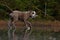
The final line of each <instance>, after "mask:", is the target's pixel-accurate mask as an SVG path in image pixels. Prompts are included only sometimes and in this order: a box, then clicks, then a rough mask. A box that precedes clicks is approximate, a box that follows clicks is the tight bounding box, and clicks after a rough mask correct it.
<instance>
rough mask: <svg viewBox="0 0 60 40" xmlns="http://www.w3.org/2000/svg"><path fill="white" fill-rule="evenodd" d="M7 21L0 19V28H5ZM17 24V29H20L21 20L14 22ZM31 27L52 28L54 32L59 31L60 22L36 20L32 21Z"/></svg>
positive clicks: (37, 28)
mask: <svg viewBox="0 0 60 40" xmlns="http://www.w3.org/2000/svg"><path fill="white" fill-rule="evenodd" d="M7 23H8V21H4V20H0V29H1V30H3V29H7V28H8V25H7ZM15 24H16V26H17V29H19V28H20V29H21V28H23V26H24V23H23V22H20V21H18V22H16V23H15ZM32 25H33V28H34V29H36V30H40V29H42V30H52V31H55V32H58V31H60V22H59V21H36V22H32Z"/></svg>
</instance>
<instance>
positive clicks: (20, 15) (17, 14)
mask: <svg viewBox="0 0 60 40" xmlns="http://www.w3.org/2000/svg"><path fill="white" fill-rule="evenodd" d="M9 16H10V24H13V25H14V23H15V22H16V21H18V20H20V21H22V22H24V23H25V27H26V31H28V30H31V27H32V25H31V23H30V22H29V21H28V19H29V18H35V17H37V16H38V15H36V12H35V11H18V10H15V11H12V13H10V14H9ZM10 24H9V25H10Z"/></svg>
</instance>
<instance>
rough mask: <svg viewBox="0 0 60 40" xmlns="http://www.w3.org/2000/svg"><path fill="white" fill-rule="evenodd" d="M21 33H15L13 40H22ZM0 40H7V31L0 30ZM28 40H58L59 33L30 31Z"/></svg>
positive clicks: (59, 39) (59, 37) (59, 38)
mask: <svg viewBox="0 0 60 40" xmlns="http://www.w3.org/2000/svg"><path fill="white" fill-rule="evenodd" d="M22 39H23V32H22V31H21V30H19V31H16V32H15V40H22ZM0 40H8V34H7V30H6V31H5V30H0ZM28 40H60V32H48V31H42V30H32V32H31V34H30V35H29V36H28Z"/></svg>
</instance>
